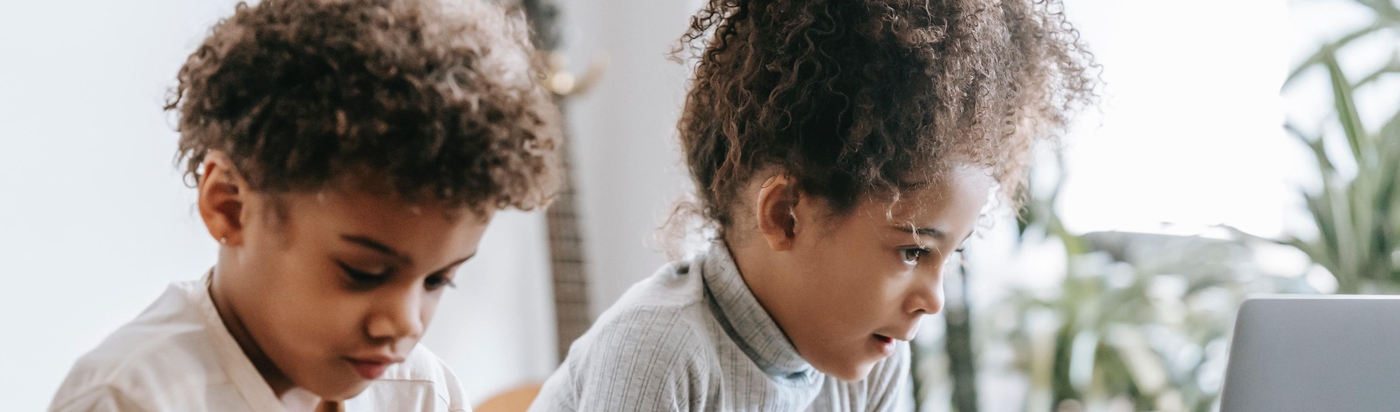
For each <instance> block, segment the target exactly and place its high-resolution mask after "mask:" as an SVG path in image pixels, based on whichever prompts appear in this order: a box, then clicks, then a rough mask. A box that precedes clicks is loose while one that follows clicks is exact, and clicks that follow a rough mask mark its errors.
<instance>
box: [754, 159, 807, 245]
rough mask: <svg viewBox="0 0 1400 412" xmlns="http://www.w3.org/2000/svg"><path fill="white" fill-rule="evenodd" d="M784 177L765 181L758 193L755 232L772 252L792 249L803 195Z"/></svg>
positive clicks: (780, 176)
mask: <svg viewBox="0 0 1400 412" xmlns="http://www.w3.org/2000/svg"><path fill="white" fill-rule="evenodd" d="M795 183H796V182H795V181H794V180H793V179H792V178H791V177H789V176H786V175H777V176H773V177H770V178H768V180H766V181H764V182H763V186H761V187H759V189H758V196H757V197H758V210H757V212H758V231H759V232H760V233H762V234H763V238H764V239H765V240H766V241H767V242H768V247H770V248H772V249H773V250H774V251H784V250H788V249H791V248H792V241H793V238H795V237H796V236H797V231H798V220H797V203H798V201H800V200H801V198H802V193H801V191H800V190H798V189H797V187H796V185H795Z"/></svg>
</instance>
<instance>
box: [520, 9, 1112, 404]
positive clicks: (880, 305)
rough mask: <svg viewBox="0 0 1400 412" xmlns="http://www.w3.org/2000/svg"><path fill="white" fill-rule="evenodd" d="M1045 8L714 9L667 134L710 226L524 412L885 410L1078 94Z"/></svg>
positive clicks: (1087, 63)
mask: <svg viewBox="0 0 1400 412" xmlns="http://www.w3.org/2000/svg"><path fill="white" fill-rule="evenodd" d="M1062 7H1063V6H1062V4H1060V1H1058V0H709V1H708V2H705V4H704V5H703V6H702V8H701V10H700V12H699V13H698V14H697V15H696V16H695V17H694V18H693V19H692V20H691V27H690V31H689V32H688V33H687V34H686V35H685V36H684V37H682V41H681V43H682V45H683V46H687V47H689V50H690V51H694V52H695V54H696V55H697V56H698V59H699V61H698V64H696V65H695V74H694V78H693V79H692V82H691V83H690V91H689V95H688V96H687V99H686V102H685V105H684V107H683V109H682V114H681V122H680V143H681V148H682V150H683V152H684V155H685V160H686V163H687V166H689V170H690V175H691V178H692V179H693V180H694V182H695V187H696V198H697V202H696V203H694V204H693V206H694V207H693V208H689V209H691V210H698V211H699V212H700V213H701V214H702V215H703V216H702V219H704V222H705V223H706V224H708V227H709V228H710V229H712V230H713V233H714V234H715V235H716V236H714V238H713V242H712V243H710V244H709V246H708V248H706V249H704V250H702V251H700V253H699V254H698V256H695V257H693V258H690V259H685V260H681V261H677V262H673V263H671V264H668V265H666V266H664V267H662V268H661V269H660V270H658V271H657V272H656V274H654V275H652V276H651V277H650V278H647V279H645V280H643V281H642V282H640V283H638V284H637V285H635V286H633V287H632V288H631V289H630V290H628V291H627V293H626V294H624V295H623V296H622V298H621V299H619V301H618V302H617V303H616V304H614V305H613V306H612V307H611V308H609V309H608V310H607V311H606V312H604V314H603V315H602V316H600V318H599V319H598V321H597V322H596V323H595V324H594V325H593V327H592V328H591V329H590V330H589V331H588V332H587V333H585V334H584V336H583V337H581V338H580V339H579V340H578V341H577V342H576V343H574V345H573V346H572V347H571V348H570V351H569V355H568V357H567V358H566V359H565V361H564V362H563V365H561V366H560V367H559V370H558V371H556V372H555V373H554V375H553V376H551V377H550V378H549V380H548V381H546V383H545V384H544V387H543V388H542V390H541V393H540V396H539V397H538V398H537V399H536V400H535V402H534V404H533V405H532V406H531V410H532V411H537V412H543V411H804V410H811V411H892V410H900V409H899V401H900V398H901V397H902V393H903V392H901V388H902V387H903V385H904V384H905V381H906V380H907V379H908V375H909V369H910V365H909V362H910V360H909V348H908V343H907V341H908V340H910V339H912V338H913V337H914V335H915V333H916V331H917V329H918V325H919V319H920V318H921V317H922V316H924V315H928V314H933V313H936V312H938V311H939V310H940V309H941V308H942V303H943V302H942V296H943V294H942V287H941V280H942V277H941V276H942V273H943V268H944V266H945V262H947V261H949V260H950V259H951V258H953V257H954V256H955V255H957V251H958V250H960V248H961V244H962V243H963V242H964V240H965V239H967V238H968V237H969V236H970V235H972V233H973V231H974V229H975V228H976V226H977V222H978V220H979V217H980V215H981V213H982V209H983V207H984V206H985V205H986V204H987V202H988V200H989V198H990V197H992V196H993V195H999V196H1002V198H1003V199H1007V200H1010V199H1014V198H1016V196H1015V195H1016V194H1017V192H1018V190H1020V189H1021V187H1022V186H1023V184H1022V182H1023V181H1024V179H1025V173H1026V170H1027V167H1028V164H1029V158H1030V150H1031V147H1032V146H1033V145H1034V144H1036V142H1037V141H1051V140H1054V139H1055V138H1056V136H1058V135H1059V134H1061V133H1062V132H1063V130H1064V128H1065V126H1066V125H1067V123H1068V122H1069V115H1070V114H1071V113H1072V112H1074V111H1075V110H1077V109H1080V108H1082V107H1084V106H1085V105H1087V104H1090V103H1091V102H1092V101H1093V100H1094V94H1093V89H1094V84H1095V80H1096V79H1095V74H1094V73H1093V68H1094V63H1093V62H1092V56H1091V55H1089V54H1088V53H1087V52H1086V51H1084V50H1083V48H1082V47H1081V44H1079V42H1078V34H1077V33H1076V32H1075V31H1074V29H1073V28H1072V27H1071V26H1070V25H1069V24H1068V23H1067V22H1066V21H1065V18H1064V15H1063V14H1062V11H1061V9H1062Z"/></svg>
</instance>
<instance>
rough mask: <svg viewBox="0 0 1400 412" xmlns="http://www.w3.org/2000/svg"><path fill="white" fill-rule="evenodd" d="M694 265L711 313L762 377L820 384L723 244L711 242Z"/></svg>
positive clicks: (796, 383) (814, 372)
mask: <svg viewBox="0 0 1400 412" xmlns="http://www.w3.org/2000/svg"><path fill="white" fill-rule="evenodd" d="M696 262H697V263H698V264H699V265H700V266H701V267H700V272H701V276H702V277H703V279H704V280H705V291H706V296H707V298H708V300H709V303H710V311H711V312H713V313H714V315H715V318H716V319H718V320H719V323H720V325H721V326H723V327H724V331H725V332H726V333H727V334H729V337H730V339H733V340H734V342H735V343H736V344H738V346H739V348H740V349H742V350H743V351H744V354H746V355H748V357H749V359H752V360H753V362H754V364H755V365H757V366H758V367H759V369H762V370H763V372H764V373H765V374H767V375H768V376H771V377H773V378H775V379H777V380H779V381H781V382H786V383H789V384H793V385H809V384H815V383H818V382H820V377H821V374H819V373H817V371H816V370H815V369H813V368H812V365H811V364H809V363H807V361H806V360H804V359H802V356H801V355H798V353H797V348H795V347H793V346H792V342H790V341H789V340H788V338H787V335H784V334H783V330H782V329H781V328H779V327H778V324H777V323H776V322H774V321H773V318H772V317H771V316H769V315H768V311H766V310H764V309H763V306H762V305H760V304H759V303H758V299H757V298H755V297H754V295H753V292H752V291H750V290H749V286H748V284H746V283H745V282H744V278H743V276H741V275H740V274H739V268H738V265H736V264H735V263H734V258H733V257H732V256H731V255H730V254H729V247H728V246H726V245H725V244H724V242H713V243H711V244H710V245H709V248H708V249H707V250H706V251H705V252H704V253H702V254H701V255H700V256H699V257H698V258H697V259H696Z"/></svg>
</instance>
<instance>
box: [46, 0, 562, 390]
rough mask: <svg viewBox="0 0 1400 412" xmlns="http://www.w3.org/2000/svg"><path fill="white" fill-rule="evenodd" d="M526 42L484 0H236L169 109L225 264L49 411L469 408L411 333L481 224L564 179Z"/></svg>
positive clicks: (133, 329)
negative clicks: (247, 0)
mask: <svg viewBox="0 0 1400 412" xmlns="http://www.w3.org/2000/svg"><path fill="white" fill-rule="evenodd" d="M527 35H528V33H527V30H526V28H525V25H524V24H523V22H522V21H520V19H518V18H515V17H508V16H507V15H506V14H505V12H504V11H503V10H501V9H500V8H499V7H497V6H494V5H490V4H487V3H483V2H480V1H478V0H465V1H460V2H458V1H454V0H263V1H262V2H260V3H258V4H256V5H251V6H250V5H247V4H239V5H238V6H237V8H236V10H235V11H234V13H233V15H232V16H230V17H228V18H227V19H224V20H222V21H220V22H219V23H218V24H217V25H215V26H214V27H213V29H211V31H210V33H209V35H208V37H207V38H206V39H205V40H204V42H203V44H201V45H200V46H199V47H198V48H197V49H196V50H195V52H194V53H193V54H191V55H190V56H189V59H188V60H187V61H186V62H185V65H184V67H182V68H181V69H180V72H179V76H178V79H179V85H178V87H177V88H176V89H175V90H174V91H173V92H172V95H171V98H170V100H169V103H168V106H167V110H171V111H174V112H176V113H177V114H178V115H179V126H178V127H179V131H180V140H179V156H180V158H181V159H182V160H184V164H185V166H186V171H185V172H186V174H187V176H188V177H190V178H191V180H192V181H193V182H194V183H195V184H196V188H197V190H198V195H199V197H198V198H199V200H198V204H197V209H198V211H199V215H200V217H201V218H202V219H203V221H204V224H205V227H206V228H207V229H208V231H209V234H210V235H211V236H212V237H213V239H215V240H217V241H218V243H219V252H218V259H217V262H216V263H215V264H214V266H213V268H212V269H211V270H210V271H209V272H208V273H206V274H204V275H203V276H202V277H200V278H198V280H192V281H188V282H179V283H176V284H173V285H171V286H170V288H169V289H168V290H167V291H166V292H165V294H164V295H162V296H161V297H160V298H159V299H158V300H156V302H155V303H153V304H152V305H151V306H150V307H149V308H148V309H146V311H145V312H143V313H142V314H141V315H139V316H138V317H137V318H136V319H135V320H133V321H131V323H128V324H126V325H125V326H122V327H121V328H120V329H118V330H117V331H116V332H113V333H112V334H111V335H110V336H109V337H108V338H107V339H106V340H104V341H103V342H102V343H101V344H100V345H99V346H98V347H97V348H96V349H94V350H93V351H91V352H90V353H88V354H87V355H85V356H83V357H82V358H81V359H79V360H78V361H77V362H76V364H75V365H74V366H73V368H72V371H71V372H70V373H69V375H68V378H67V379H66V381H65V382H64V383H63V385H62V387H61V388H60V389H59V391H58V393H57V395H56V396H55V397H54V400H53V403H52V405H51V407H50V409H51V410H54V411H92V410H99V411H197V410H209V411H259V412H262V411H280V410H287V411H313V410H316V411H326V410H349V411H356V410H359V411H385V410H394V411H410V410H411V411H467V410H470V409H471V408H470V405H469V404H468V402H467V400H466V399H465V398H464V395H463V391H462V388H461V386H460V385H459V382H458V380H457V378H456V377H455V376H454V375H453V373H452V372H451V371H450V370H449V369H448V368H447V366H446V365H445V364H443V362H442V361H441V360H439V359H438V358H437V357H435V356H434V355H433V354H432V353H430V352H428V350H427V349H424V348H422V347H421V346H419V345H418V341H419V339H420V338H421V337H422V336H423V334H424V332H425V331H426V329H427V327H428V324H429V323H430V322H431V321H432V318H433V312H434V309H435V308H436V307H437V304H438V301H439V300H440V299H442V297H443V292H444V289H445V288H449V287H451V286H452V279H453V277H454V276H455V272H456V270H457V268H458V267H459V266H460V265H461V264H462V263H463V262H465V261H467V260H468V259H470V258H471V257H472V256H473V255H475V253H476V251H477V248H478V246H479V244H480V241H481V236H482V233H483V232H484V231H485V229H486V226H487V224H488V223H489V221H490V219H491V216H492V214H493V212H494V211H495V210H497V209H501V208H506V207H514V208H519V209H532V208H536V207H542V206H543V205H545V204H546V203H547V202H548V201H549V199H550V198H551V197H552V196H553V192H554V190H555V187H556V185H557V183H556V180H557V178H556V176H555V175H556V171H557V158H556V155H555V150H554V149H555V145H556V144H557V142H558V131H557V130H558V125H557V121H558V114H557V112H556V111H555V109H554V106H553V103H552V102H551V100H550V98H549V96H548V95H547V94H546V93H545V92H544V91H543V89H542V88H541V87H540V86H539V85H538V82H537V80H538V79H539V78H541V76H540V72H539V71H538V66H537V65H536V64H535V62H536V60H537V59H536V58H535V57H534V56H533V53H534V50H533V49H532V47H531V46H530V44H529V42H528V39H527ZM191 275H194V274H191Z"/></svg>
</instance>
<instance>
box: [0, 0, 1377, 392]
mask: <svg viewBox="0 0 1400 412" xmlns="http://www.w3.org/2000/svg"><path fill="white" fill-rule="evenodd" d="M502 1H513V0H502ZM235 3H236V2H234V1H228V0H207V1H187V0H142V1H127V2H109V1H97V0H54V1H45V2H22V3H17V4H7V5H6V7H5V11H4V12H0V39H4V40H0V279H2V280H3V283H0V353H4V354H6V355H7V356H10V358H9V360H8V361H6V362H4V363H3V365H4V366H0V371H3V372H4V373H0V398H4V399H6V405H7V406H6V409H7V410H41V409H43V408H45V407H46V405H47V404H48V401H49V400H50V399H51V397H52V396H53V393H54V391H55V390H56V389H57V387H58V385H59V384H60V383H61V381H62V379H63V377H64V376H65V375H66V373H67V371H68V368H69V367H70V365H71V364H72V362H73V361H74V360H75V359H76V358H77V357H78V356H80V355H81V354H82V353H84V352H86V351H87V350H89V349H91V348H92V347H94V346H95V345H96V344H97V343H98V342H100V341H101V339H102V338H103V337H104V336H105V335H106V334H108V333H109V332H111V331H112V330H114V329H115V328H117V327H118V326H120V325H121V324H123V323H125V322H126V321H128V320H130V319H131V318H132V317H134V316H136V314H138V313H139V312H140V311H141V310H142V309H143V308H144V307H145V306H146V305H147V304H149V303H150V302H151V301H153V300H154V299H155V298H156V297H157V296H158V295H159V294H160V293H161V292H162V291H163V290H164V289H165V287H166V285H167V284H168V283H170V282H173V281H181V280H189V279H196V278H198V277H199V276H200V275H201V274H202V273H203V272H204V271H205V270H207V269H208V267H209V266H210V265H211V264H212V263H213V261H214V252H215V249H216V243H215V242H214V241H213V240H212V239H210V238H209V236H208V235H207V234H206V232H205V231H204V228H203V225H202V224H201V223H200V221H199V219H198V218H197V215H196V213H195V211H194V209H193V206H192V205H193V201H194V192H193V191H192V190H191V189H189V188H187V187H185V186H184V185H183V183H182V181H181V178H180V174H179V172H178V171H177V169H176V167H175V166H174V164H173V156H174V153H175V141H176V138H177V135H176V133H175V132H174V131H173V118H172V117H170V116H168V115H167V114H165V113H163V112H162V111H161V109H160V108H161V106H162V102H163V99H164V96H165V93H166V91H167V89H168V88H169V87H171V86H173V85H174V76H175V73H176V71H177V70H178V68H179V67H180V65H181V64H182V62H183V61H184V59H185V57H186V56H187V55H188V54H189V53H190V52H191V51H193V50H194V48H195V47H196V46H197V45H198V44H199V43H200V42H201V41H202V39H203V35H204V34H205V33H206V32H207V29H208V27H209V26H210V25H212V24H213V23H214V22H216V21H217V20H218V19H219V18H220V17H222V16H226V15H228V14H230V13H231V12H232V10H233V6H234V4H235ZM1064 3H1065V11H1066V13H1067V14H1068V15H1069V17H1070V20H1071V21H1072V22H1073V23H1074V24H1075V25H1076V26H1077V27H1078V28H1079V29H1080V31H1081V32H1082V35H1083V38H1084V40H1085V41H1086V43H1087V44H1088V45H1089V47H1090V49H1091V50H1092V51H1093V52H1094V53H1095V54H1096V56H1097V58H1098V61H1099V63H1101V64H1102V65H1103V75H1102V76H1103V79H1104V80H1105V85H1104V87H1103V95H1104V99H1103V104H1102V106H1101V107H1100V108H1099V109H1098V110H1093V111H1090V112H1088V113H1085V114H1084V115H1083V116H1082V121H1081V122H1080V123H1079V124H1078V126H1077V127H1076V128H1075V130H1074V131H1073V133H1072V137H1071V139H1070V141H1069V142H1068V144H1067V145H1065V147H1064V148H1063V149H1062V150H1052V148H1045V149H1044V150H1042V151H1041V153H1039V158H1040V162H1039V165H1038V166H1037V169H1036V170H1035V173H1034V176H1033V179H1032V180H1033V187H1032V190H1031V193H1030V194H1029V197H1028V201H1027V207H1026V208H1025V210H1023V211H1020V216H1022V218H1021V219H1016V218H1014V217H1013V216H1015V213H1014V212H1016V211H1012V210H1007V209H1006V208H1002V209H999V210H996V211H994V212H992V213H991V214H990V215H989V216H988V217H987V218H986V219H985V224H984V225H983V226H982V228H981V229H980V230H979V233H978V236H976V237H975V240H974V241H973V243H972V244H971V245H970V246H969V247H968V252H967V253H966V255H965V258H964V259H963V262H962V264H961V265H960V267H958V268H956V269H954V271H955V272H956V273H952V274H950V276H948V282H949V283H948V285H947V286H948V294H949V304H948V307H947V309H946V310H945V312H944V313H943V314H941V315H938V316H932V317H929V318H928V319H927V322H928V324H927V325H925V328H923V332H922V333H921V334H920V337H919V339H918V342H917V345H916V347H917V350H916V357H917V359H916V368H915V371H914V380H913V382H914V384H913V385H911V387H910V388H909V393H908V394H907V396H908V397H909V399H910V400H911V402H908V404H909V405H910V410H915V409H917V410H919V411H948V410H957V411H960V412H972V411H1132V410H1160V411H1208V410H1214V409H1215V408H1217V406H1216V398H1217V396H1218V392H1219V387H1220V382H1221V380H1222V374H1223V371H1224V365H1225V355H1226V353H1227V349H1228V335H1229V331H1230V328H1231V326H1232V321H1233V316H1234V309H1235V308H1236V306H1237V305H1238V303H1239V301H1240V300H1241V299H1243V298H1244V297H1245V296H1247V295H1249V294H1253V293H1395V292H1400V269H1398V268H1400V249H1397V246H1400V213H1397V211H1396V208H1397V207H1400V202H1392V200H1393V199H1395V198H1396V197H1397V196H1400V193H1397V190H1396V188H1397V187H1398V186H1400V183H1397V182H1396V179H1395V178H1396V176H1397V170H1396V167H1397V166H1396V165H1398V164H1400V144H1397V142H1400V120H1396V119H1397V117H1396V111H1397V108H1400V99H1397V98H1396V96H1400V93H1397V92H1400V76H1392V75H1391V74H1393V73H1396V72H1400V59H1397V57H1396V52H1397V50H1400V49H1397V41H1396V40H1397V38H1400V37H1397V36H1400V33H1397V32H1396V27H1397V26H1400V10H1397V8H1396V5H1395V4H1394V3H1393V2H1392V1H1391V0H1181V1H1174V2H1148V1H1116V0H1064ZM700 4H701V2H700V0H560V1H554V2H551V1H544V0H523V1H522V2H520V3H513V5H515V6H518V7H522V8H524V9H528V10H530V11H531V12H532V15H533V16H536V17H537V18H536V19H535V21H536V23H537V28H538V29H539V31H540V33H541V34H544V36H541V39H540V40H541V41H542V42H543V43H542V46H543V47H542V48H545V49H551V50H553V56H554V57H553V58H552V59H551V60H552V62H553V64H554V68H555V69H556V72H555V74H554V75H553V76H552V77H551V79H550V87H551V88H552V89H554V90H555V91H556V92H558V93H559V94H560V95H561V104H562V105H564V106H565V108H566V113H567V118H568V124H567V126H568V133H569V139H570V150H571V156H570V159H571V164H572V181H573V182H574V185H573V187H572V190H571V191H570V193H569V194H568V195H567V196H564V197H563V199H561V200H562V201H561V203H560V204H559V205H557V206H556V207H555V208H554V209H551V211H549V212H532V213H522V212H507V213H502V214H499V215H498V217H497V219H496V220H495V221H494V222H493V223H492V226H491V228H490V230H489V231H488V232H487V235H486V239H485V240H484V241H483V245H482V249H481V253H480V255H479V257H478V258H477V259H474V260H473V261H472V262H470V263H468V264H467V265H466V266H465V267H463V268H462V272H461V273H460V274H459V276H458V277H457V284H458V286H459V287H458V288H457V289H455V290H452V291H450V292H449V293H448V295H447V297H446V298H445V299H444V300H443V303H442V307H441V308H440V309H439V314H438V316H437V318H436V319H435V322H434V324H433V325H432V327H431V329H430V331H429V333H428V336H427V337H426V338H425V339H424V344H425V345H428V346H429V347H430V348H432V349H433V350H434V351H435V352H437V353H438V354H439V355H440V356H442V357H443V358H444V359H446V360H447V361H448V362H449V363H450V364H451V365H452V367H453V368H454V370H456V371H457V373H458V375H459V376H461V377H462V379H463V383H464V384H465V385H466V387H467V390H468V393H469V395H470V396H471V397H472V398H473V399H474V400H475V401H477V402H481V401H484V400H486V399H488V398H490V397H492V396H494V395H496V394H499V393H501V392H503V391H506V390H508V389H510V388H513V387H517V386H519V385H524V384H529V383H530V382H537V381H540V380H543V379H544V378H545V377H547V376H548V374H549V373H550V372H551V371H552V370H553V368H554V367H555V366H556V365H557V362H558V356H559V355H558V354H559V350H560V344H559V342H560V341H561V340H562V341H563V342H566V343H567V342H568V341H569V340H571V339H572V338H573V337H575V336H577V334H578V333H579V332H580V331H581V330H583V329H584V328H586V327H587V322H588V321H589V320H590V319H592V318H593V317H595V316H596V315H597V314H598V313H600V312H601V311H602V310H603V309H606V308H607V307H608V306H609V305H610V304H611V303H612V302H613V301H614V300H615V299H616V298H617V297H618V296H620V295H621V293H622V292H623V291H625V290H626V288H627V287H628V286H630V285H631V284H633V283H634V282H636V281H638V280H640V279H642V278H643V277H646V276H648V275H650V274H651V273H652V272H653V271H654V270H655V269H656V268H657V267H658V266H660V265H661V264H662V263H663V262H664V261H665V257H664V254H663V253H662V251H661V246H660V245H661V243H660V242H659V241H658V240H657V238H656V235H655V233H656V228H657V227H658V226H660V225H661V223H662V222H663V221H664V220H665V218H666V217H667V216H668V215H669V211H670V208H669V206H670V205H671V203H672V202H673V201H674V200H675V199H676V198H678V197H679V196H681V195H682V194H684V193H686V192H688V191H689V190H690V184H689V182H688V179H687V178H686V177H685V173H684V170H683V166H682V165H681V164H680V163H679V152H678V149H677V147H676V144H675V142H674V136H675V122H676V119H677V118H678V109H679V106H680V103H681V100H682V98H683V96H684V91H685V89H684V88H685V81H686V77H687V74H688V69H687V66H686V65H683V64H678V63H675V62H672V61H669V60H668V59H667V58H666V55H667V53H668V52H669V51H670V50H671V46H672V45H673V44H674V42H675V40H676V39H677V38H678V37H679V36H680V34H681V33H682V32H683V31H684V29H685V27H686V26H687V24H688V18H689V16H690V15H691V14H692V13H693V12H694V11H695V10H697V9H698V8H699V6H700Z"/></svg>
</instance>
